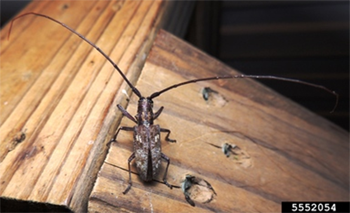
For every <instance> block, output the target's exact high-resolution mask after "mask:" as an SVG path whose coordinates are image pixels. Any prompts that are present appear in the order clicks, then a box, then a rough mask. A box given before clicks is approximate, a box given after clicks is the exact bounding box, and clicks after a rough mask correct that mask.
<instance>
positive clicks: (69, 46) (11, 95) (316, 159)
mask: <svg viewBox="0 0 350 213" xmlns="http://www.w3.org/2000/svg"><path fill="white" fill-rule="evenodd" d="M166 9H167V4H166V3H164V2H160V1H111V2H109V1H84V2H83V3H82V1H66V2H64V1H55V2H48V1H35V2H34V3H32V4H30V5H29V6H28V7H27V8H26V9H25V10H24V11H22V12H28V11H36V12H40V13H44V14H49V15H50V16H52V17H54V18H56V19H58V20H60V21H62V22H64V23H66V24H67V25H69V26H71V27H72V28H73V29H77V31H79V32H80V33H82V34H84V35H86V37H87V38H89V39H91V40H92V41H93V42H96V44H97V45H98V46H99V47H100V48H101V49H102V50H103V51H105V52H106V53H107V54H108V55H109V56H110V57H111V58H112V60H113V61H115V62H116V63H117V64H118V66H119V67H120V68H121V69H122V70H123V71H124V72H126V73H127V77H128V78H129V79H130V80H131V82H133V83H135V85H136V87H137V88H138V89H139V90H140V91H141V93H142V94H143V95H144V96H148V95H150V94H152V93H153V92H155V91H159V90H161V89H163V88H165V87H167V86H170V85H172V84H175V83H179V82H182V81H185V80H190V79H196V78H203V77H211V76H216V75H225V74H234V73H236V72H237V71H235V70H233V69H231V68H229V67H227V66H225V65H224V64H222V63H220V62H219V61H217V60H215V59H214V58H211V57H209V56H208V55H206V54H204V53H202V52H201V51H199V50H197V49H196V48H194V47H192V46H190V45H189V44H187V43H185V42H184V41H182V40H180V39H178V38H176V37H174V36H172V35H171V34H169V33H167V32H165V31H162V30H161V31H158V27H160V26H161V21H162V17H164V11H165V10H166ZM7 31H8V26H6V27H5V28H4V29H3V30H2V31H1V51H0V52H1V61H2V63H1V64H0V65H1V79H0V80H1V90H0V92H1V105H0V110H1V117H0V123H1V126H0V139H1V140H0V141H1V143H0V159H1V163H0V181H1V185H0V196H1V203H2V206H5V207H6V208H8V209H10V208H11V207H12V210H16V208H17V207H18V208H19V207H20V206H21V205H23V206H25V207H27V208H29V207H30V208H32V209H34V210H35V209H36V210H39V209H41V208H46V209H51V210H52V209H58V210H60V211H63V210H72V211H77V212H80V211H90V212H116V211H117V212H118V211H133V212H140V211H152V212H204V211H215V212H279V211H280V202H281V201H289V200H291V201H292V200H299V201H300V200H309V201H325V200H327V201H347V200H349V161H348V158H349V135H348V132H345V131H344V130H342V129H341V128H339V127H337V126H336V125H334V124H332V123H330V122H328V121H326V120H324V119H323V118H321V117H319V116H316V115H315V114H313V113H312V112H310V111H308V110H306V109H304V108H302V107H300V106H298V105H297V104H295V103H293V102H291V101H289V100H287V99H285V98H283V97H281V96H280V95H278V94H277V93H275V92H274V91H271V90H270V89H268V88H265V87H264V86H262V85H261V84H258V83H256V82H254V81H253V80H247V79H232V80H219V81H211V82H200V83H195V84H190V85H187V86H183V87H180V88H176V89H174V90H171V91H168V92H166V93H164V94H162V95H161V96H159V97H158V98H155V99H154V106H155V110H157V109H159V108H160V107H161V106H164V107H165V108H164V110H163V113H162V114H161V115H160V116H159V118H158V119H157V120H156V121H155V123H157V124H159V125H160V126H161V127H162V128H167V129H170V130H171V131H172V133H171V135H170V136H171V138H174V139H176V140H177V143H168V142H166V141H164V137H162V139H163V142H162V152H163V153H164V154H165V155H167V156H168V157H169V158H170V166H169V171H168V181H169V183H171V184H172V185H174V186H180V185H181V182H182V181H183V180H184V178H185V176H186V174H191V175H193V176H196V177H198V178H201V179H204V180H206V181H207V182H208V183H210V185H211V186H212V187H213V188H214V190H215V192H216V194H217V195H213V197H212V200H211V201H210V202H207V203H203V201H204V200H205V199H204V198H203V196H204V194H203V193H204V192H202V191H198V194H197V197H193V200H194V202H195V204H196V206H195V207H192V206H191V205H190V204H188V203H187V202H186V199H185V196H184V194H183V192H182V190H181V189H180V188H176V187H174V188H173V189H172V190H171V189H169V188H168V187H167V186H166V185H164V184H163V183H162V181H161V179H162V178H161V177H162V175H163V172H164V168H165V163H163V167H162V169H161V171H160V174H159V177H157V180H158V182H157V181H154V182H152V183H143V182H142V181H141V180H140V179H139V178H138V176H137V175H135V174H132V181H133V187H132V188H131V190H130V191H129V192H128V193H127V194H126V195H123V194H122V192H123V191H124V189H125V188H126V187H127V183H128V172H127V168H128V167H127V160H128V158H129V156H130V155H131V153H132V149H133V148H132V133H130V132H121V133H120V134H119V136H118V139H117V142H116V143H113V144H111V146H110V147H107V146H106V143H107V142H108V141H109V140H110V138H111V137H112V136H113V134H114V132H115V130H116V129H117V128H118V127H119V126H133V125H134V124H133V123H132V122H131V121H130V120H128V119H126V118H123V119H122V120H121V122H120V119H121V117H122V115H121V113H120V112H119V111H118V110H117V108H116V104H121V105H122V106H124V107H126V109H127V111H128V112H130V114H132V115H135V114H136V106H137V98H136V97H135V95H131V92H130V89H129V88H128V86H127V85H126V84H125V82H123V80H122V78H121V77H120V75H119V74H118V73H117V72H115V71H114V70H113V67H112V66H111V65H110V64H109V63H108V62H107V61H106V60H105V59H104V58H103V57H102V56H101V55H100V54H99V53H98V52H97V51H96V50H94V49H93V48H91V47H90V46H88V45H87V44H86V43H84V42H83V41H81V40H80V39H79V38H77V37H76V36H75V35H72V34H71V33H69V32H67V31H66V30H65V29H63V28H62V27H61V26H59V25H57V24H55V23H52V22H50V21H48V20H45V19H42V18H37V17H34V16H27V17H24V18H22V19H19V20H17V21H16V22H15V25H14V29H13V32H12V34H11V38H10V40H9V41H7V40H6V36H7ZM150 49H151V50H150ZM140 72H141V75H140V76H139V73H140ZM286 86H290V87H292V86H293V84H287V83H286ZM204 87H210V88H211V89H212V90H214V91H216V92H213V93H211V95H212V96H211V98H209V100H208V101H205V100H204V99H203V97H202V89H203V88H204ZM123 89H126V90H127V91H128V94H129V95H131V97H130V100H129V101H127V97H126V95H125V94H124V93H123V92H122V90H123ZM305 89H308V87H305ZM326 95H328V94H327V93H326V94H325V96H326ZM22 133H23V134H25V135H26V137H25V139H24V140H23V141H20V140H16V137H17V138H20V137H19V136H21V134H22ZM19 141H20V142H19ZM224 143H230V144H235V145H237V146H238V147H239V148H240V150H239V151H238V155H236V156H234V155H231V156H230V157H226V156H225V155H224V154H223V153H222V152H221V150H220V149H219V148H217V147H216V146H221V145H222V144H224ZM108 148H109V150H108ZM107 152H108V155H107V156H106V153H107ZM101 165H102V166H101ZM132 170H133V171H135V167H134V166H132ZM96 176H97V178H96ZM201 195H202V196H201ZM192 196H195V194H194V192H193V194H192ZM203 199H204V200H203ZM32 202H34V204H33V203H32ZM28 206H29V207H28Z"/></svg>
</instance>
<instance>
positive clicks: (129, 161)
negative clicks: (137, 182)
mask: <svg viewBox="0 0 350 213" xmlns="http://www.w3.org/2000/svg"><path fill="white" fill-rule="evenodd" d="M134 158H135V152H133V153H132V154H131V155H130V157H129V159H128V166H129V185H128V187H127V188H126V189H125V190H124V192H123V194H126V193H128V191H129V190H130V189H131V186H132V182H131V170H130V163H131V161H132V160H134Z"/></svg>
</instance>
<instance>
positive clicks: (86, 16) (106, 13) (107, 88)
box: [0, 0, 181, 212]
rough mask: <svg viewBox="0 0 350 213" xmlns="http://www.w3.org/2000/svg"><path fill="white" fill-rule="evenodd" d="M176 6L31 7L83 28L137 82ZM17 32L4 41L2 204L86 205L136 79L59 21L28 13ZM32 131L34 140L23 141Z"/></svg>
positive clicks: (117, 0)
mask: <svg viewBox="0 0 350 213" xmlns="http://www.w3.org/2000/svg"><path fill="white" fill-rule="evenodd" d="M177 3H178V2H174V3H173V5H174V4H177ZM179 3H181V2H179ZM169 5H170V6H171V4H169V3H167V2H164V1H133V0H131V1H123V0H122V1H121V0H113V1H63V0H59V1H33V2H31V3H30V4H29V5H28V6H27V7H26V8H25V9H24V10H23V11H21V13H25V12H37V13H41V14H46V15H49V16H51V17H53V18H55V19H57V20H59V21H61V22H63V23H65V24H66V25H68V26H70V27H71V28H72V29H75V30H76V31H78V32H79V33H81V34H82V35H84V36H86V37H87V38H88V39H90V40H91V41H92V42H94V43H96V45H98V46H99V47H100V48H101V49H102V50H103V51H104V52H105V53H106V54H107V55H109V56H110V57H111V58H112V60H113V61H115V62H116V63H117V64H118V66H119V67H120V68H121V69H122V70H123V72H125V73H126V75H127V76H128V78H129V79H130V81H131V82H133V83H134V82H136V79H137V78H138V76H139V73H140V70H141V68H142V67H143V63H144V61H145V58H146V56H147V55H148V52H149V50H150V47H151V45H152V43H153V40H154V38H155V35H156V32H157V30H158V28H160V27H161V25H162V24H163V22H165V18H164V17H165V16H168V15H171V14H173V12H174V11H173V10H171V8H170V6H169ZM166 11H168V14H167V12H166ZM8 31H9V24H8V25H6V26H5V27H4V28H3V29H2V30H1V45H0V46H1V49H0V52H1V63H0V67H1V69H0V72H1V73H0V80H1V87H0V94H1V95H0V97H1V104H0V110H1V114H0V183H1V184H0V199H1V201H0V203H1V209H2V210H3V211H5V210H8V211H43V210H51V211H63V210H72V211H77V212H80V211H84V209H86V208H87V200H88V196H89V194H90V192H91V189H92V186H93V185H92V184H93V182H94V181H95V178H96V175H97V172H98V169H99V168H100V166H101V164H102V162H103V160H104V158H105V155H106V153H107V147H106V146H105V144H104V141H105V140H108V138H106V136H107V134H108V131H110V128H111V127H112V126H113V125H112V124H113V123H114V125H116V123H117V122H118V118H116V114H115V113H114V110H113V111H109V109H110V108H112V109H114V106H115V103H120V102H121V101H122V99H123V98H124V96H123V93H121V92H119V90H122V89H121V88H125V87H126V84H125V82H124V81H123V79H122V78H121V77H120V75H119V74H118V73H117V72H115V71H114V69H113V67H112V66H111V64H110V63H109V62H108V61H106V59H105V58H104V57H103V56H102V55H101V54H100V53H99V52H98V51H96V50H95V49H93V48H92V47H91V46H89V45H88V44H87V43H85V42H84V41H82V40H81V39H80V38H79V37H77V36H76V35H74V34H72V33H71V32H69V31H67V30H66V29H64V28H63V27H62V26H60V25H58V24H56V23H54V22H52V21H50V20H47V19H44V18H41V17H36V16H33V15H31V16H25V17H22V18H21V19H18V20H17V21H16V22H15V23H14V26H13V28H12V33H11V37H10V39H9V40H8V39H7V33H8ZM120 117H121V116H120V115H119V120H120ZM112 131H113V130H112ZM22 133H23V134H25V135H26V137H25V139H24V140H23V141H18V140H16V138H17V137H18V136H20V135H21V134H22Z"/></svg>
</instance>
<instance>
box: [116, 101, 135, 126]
mask: <svg viewBox="0 0 350 213" xmlns="http://www.w3.org/2000/svg"><path fill="white" fill-rule="evenodd" d="M117 107H118V109H119V110H120V111H121V112H122V113H123V115H124V116H126V117H127V118H129V119H130V120H132V121H134V122H135V123H137V120H136V119H135V118H134V117H133V116H132V115H130V113H128V111H126V110H125V109H124V108H123V107H122V106H120V105H119V104H118V105H117Z"/></svg>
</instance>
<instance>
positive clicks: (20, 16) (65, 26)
mask: <svg viewBox="0 0 350 213" xmlns="http://www.w3.org/2000/svg"><path fill="white" fill-rule="evenodd" d="M26 15H36V16H41V17H44V18H47V19H50V20H51V21H54V22H56V23H57V24H60V25H62V26H63V27H64V28H66V29H67V30H69V31H71V32H72V33H74V34H75V35H77V36H79V37H80V38H81V39H83V40H84V41H86V42H87V43H88V44H90V45H91V46H92V47H94V48H95V49H96V50H97V51H99V52H100V53H101V54H102V55H103V56H104V57H105V58H106V59H107V60H108V61H109V62H110V63H111V64H112V65H113V67H114V68H115V69H116V70H117V71H118V72H119V74H120V75H121V76H122V77H123V79H124V80H125V81H126V83H127V84H128V85H129V86H130V87H131V89H132V91H133V92H134V93H135V94H136V95H137V96H138V97H139V98H141V97H142V95H141V93H140V91H139V90H138V89H136V87H134V86H133V85H132V84H131V83H130V81H129V80H128V79H127V78H126V76H125V75H124V73H123V72H122V71H121V70H120V69H119V67H118V66H117V65H116V64H115V63H114V62H113V61H112V59H110V58H109V57H108V56H107V55H106V53H104V52H103V51H102V50H101V49H100V48H99V47H98V46H96V45H95V44H94V43H92V42H91V41H90V40H88V39H87V38H85V37H84V36H83V35H81V34H80V33H78V32H76V31H75V30H73V29H72V28H70V27H69V26H67V25H65V24H64V23H62V22H59V21H57V20H56V19H54V18H51V17H50V16H47V15H43V14H40V13H34V12H28V13H24V14H22V15H19V16H17V17H15V18H14V19H12V21H11V24H10V29H9V32H8V34H7V39H9V38H10V34H11V29H12V25H13V22H14V21H15V20H17V19H19V18H22V17H23V16H26Z"/></svg>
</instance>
